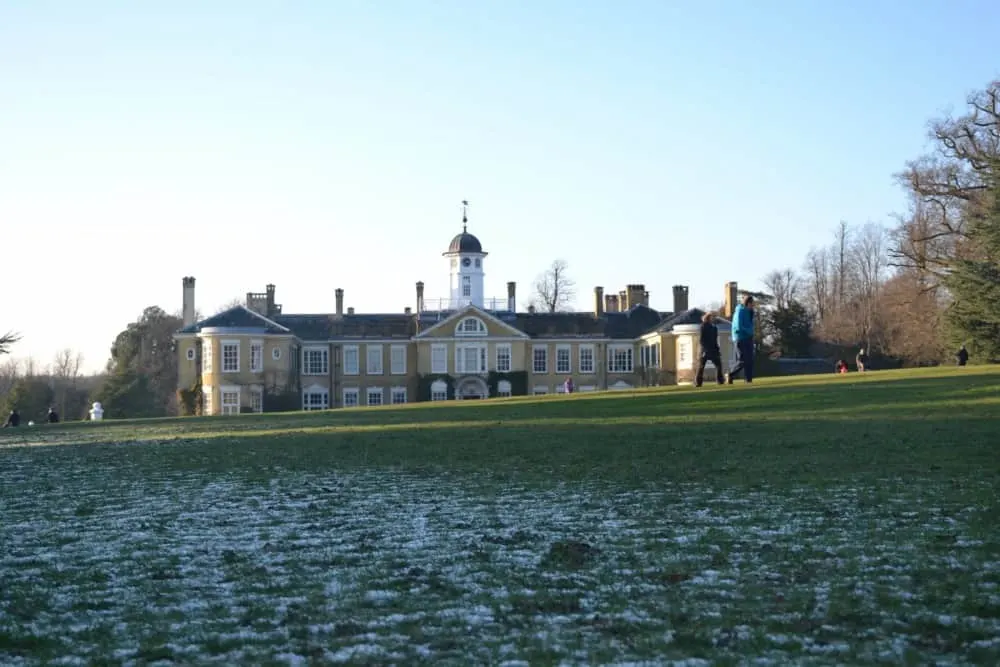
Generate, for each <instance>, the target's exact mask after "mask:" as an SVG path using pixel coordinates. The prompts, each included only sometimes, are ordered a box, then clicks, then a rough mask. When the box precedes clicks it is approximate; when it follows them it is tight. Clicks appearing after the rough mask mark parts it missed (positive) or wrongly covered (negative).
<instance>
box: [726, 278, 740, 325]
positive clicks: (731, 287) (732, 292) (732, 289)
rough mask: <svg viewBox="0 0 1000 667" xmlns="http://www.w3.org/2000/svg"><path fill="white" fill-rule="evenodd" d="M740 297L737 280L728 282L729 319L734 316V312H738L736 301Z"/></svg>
mask: <svg viewBox="0 0 1000 667" xmlns="http://www.w3.org/2000/svg"><path fill="white" fill-rule="evenodd" d="M738 298H739V292H738V290H737V287H736V281H735V280H734V281H732V282H728V283H726V294H725V309H726V312H725V317H726V319H727V320H731V319H732V318H733V313H734V312H736V303H737V299H738Z"/></svg>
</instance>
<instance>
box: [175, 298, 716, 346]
mask: <svg viewBox="0 0 1000 667" xmlns="http://www.w3.org/2000/svg"><path fill="white" fill-rule="evenodd" d="M452 314H453V313H442V314H441V318H442V319H445V318H446V317H449V316H451V315H452ZM702 315H704V311H702V310H699V309H697V308H692V309H690V310H686V311H683V312H681V313H670V312H661V311H657V310H654V309H652V308H649V307H647V306H643V305H638V306H635V307H633V308H632V309H631V310H627V311H624V312H616V313H603V314H602V315H601V316H599V317H598V316H597V315H595V314H594V313H590V312H583V313H517V314H506V315H505V314H498V315H497V317H498V319H500V320H501V321H503V322H505V323H506V324H508V325H510V326H512V327H514V328H515V329H518V330H519V331H523V332H524V333H525V334H527V335H528V336H529V337H530V338H552V337H558V338H582V339H584V338H611V339H619V340H632V339H635V338H639V337H640V336H643V335H644V334H647V333H651V332H653V331H659V332H662V333H666V332H669V331H670V330H671V329H673V327H674V326H676V325H679V324H697V323H699V322H701V317H702ZM718 322H719V323H720V324H722V323H725V324H729V323H728V322H727V321H726V320H723V319H721V318H720V319H719V320H718ZM436 323H437V321H434V322H430V323H428V322H427V321H426V320H425V322H424V326H423V328H424V329H427V328H429V327H431V326H434V324H436ZM209 327H254V328H261V327H264V329H265V331H266V332H267V333H273V334H287V333H292V334H294V335H295V336H297V337H298V338H299V339H301V340H312V341H318V340H332V339H361V338H382V339H386V338H390V339H391V338H398V339H400V340H406V339H409V338H411V337H413V336H415V335H416V334H417V318H416V316H415V315H407V314H405V313H361V314H353V315H352V314H346V315H332V314H316V315H275V316H274V317H273V318H271V319H268V318H265V317H263V316H261V315H258V314H257V313H255V312H253V311H251V310H249V309H247V308H245V307H243V306H235V307H233V308H230V309H229V310H226V311H223V312H221V313H219V314H218V315H213V316H212V317H209V318H208V319H205V320H202V321H201V322H197V323H195V324H192V325H190V326H187V327H184V328H183V329H181V330H180V331H179V332H178V333H198V332H199V331H201V329H203V328H209Z"/></svg>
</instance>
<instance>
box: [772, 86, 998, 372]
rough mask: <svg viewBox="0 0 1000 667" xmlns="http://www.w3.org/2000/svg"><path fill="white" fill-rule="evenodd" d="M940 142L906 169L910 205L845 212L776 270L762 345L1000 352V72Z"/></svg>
mask: <svg viewBox="0 0 1000 667" xmlns="http://www.w3.org/2000/svg"><path fill="white" fill-rule="evenodd" d="M930 135H931V139H932V141H933V144H934V150H933V151H932V153H931V154H929V155H926V156H922V157H919V158H917V159H915V160H913V161H911V162H910V163H908V164H907V165H906V166H905V169H904V170H903V171H901V172H900V173H899V174H897V175H896V178H897V180H898V182H899V183H900V184H901V185H902V187H903V188H904V189H905V191H906V193H907V198H908V201H909V206H908V210H907V211H906V212H905V213H903V214H901V215H899V216H897V218H896V220H895V221H894V222H893V223H891V224H878V223H872V222H869V223H866V224H863V225H850V224H847V223H843V222H842V223H841V224H840V225H839V226H838V227H837V228H836V229H835V230H834V233H833V235H832V239H831V242H830V243H829V245H827V246H824V247H819V248H814V249H812V250H811V251H810V252H809V253H808V255H807V256H806V257H805V259H804V262H803V265H802V267H801V268H800V269H798V270H795V269H791V268H786V269H783V270H777V271H772V272H771V273H769V274H768V275H767V276H765V277H764V279H763V281H764V283H765V285H766V287H767V290H768V291H769V293H770V296H771V297H772V298H771V299H770V303H769V305H768V307H766V308H764V309H763V310H762V317H761V318H760V320H761V338H762V345H763V346H764V347H765V348H767V351H768V352H770V353H771V354H772V355H773V356H790V357H810V356H821V357H831V356H844V355H848V354H849V355H850V356H849V357H848V358H853V356H854V352H855V351H857V349H859V348H862V347H864V348H866V349H867V350H868V351H869V353H870V354H872V355H873V356H875V357H882V358H883V360H884V362H885V363H888V364H892V365H906V366H914V365H930V364H937V363H941V362H944V361H950V360H951V359H953V358H954V354H955V352H956V351H957V349H958V347H959V346H961V345H965V346H966V347H967V349H968V351H969V354H970V360H971V361H972V362H981V363H995V362H998V361H1000V81H995V82H993V83H992V84H990V85H989V86H987V87H986V89H984V90H982V91H978V92H976V93H974V94H972V95H970V96H969V98H968V101H967V106H966V108H965V109H964V110H963V113H962V114H961V115H958V116H949V117H945V118H941V119H938V120H935V121H933V122H932V123H931V131H930Z"/></svg>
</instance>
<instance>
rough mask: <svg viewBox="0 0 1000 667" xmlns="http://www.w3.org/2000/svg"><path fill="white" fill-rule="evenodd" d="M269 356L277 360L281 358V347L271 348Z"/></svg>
mask: <svg viewBox="0 0 1000 667" xmlns="http://www.w3.org/2000/svg"><path fill="white" fill-rule="evenodd" d="M271 358H272V359H274V360H275V361H278V360H279V359H281V348H280V347H275V348H271Z"/></svg>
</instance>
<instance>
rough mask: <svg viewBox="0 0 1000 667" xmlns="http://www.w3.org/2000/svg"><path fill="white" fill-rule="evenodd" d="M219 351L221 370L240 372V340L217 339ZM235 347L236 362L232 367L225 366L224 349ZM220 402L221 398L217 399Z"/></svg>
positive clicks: (224, 371)
mask: <svg viewBox="0 0 1000 667" xmlns="http://www.w3.org/2000/svg"><path fill="white" fill-rule="evenodd" d="M219 345H220V346H219V353H220V354H221V356H222V366H221V370H222V372H223V373H239V372H240V341H239V339H229V340H221V341H219ZM234 347H235V348H236V359H235V361H236V363H235V364H234V367H227V366H226V349H227V348H230V349H231V348H234ZM219 400H220V402H221V400H222V399H221V398H220V399H219Z"/></svg>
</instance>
